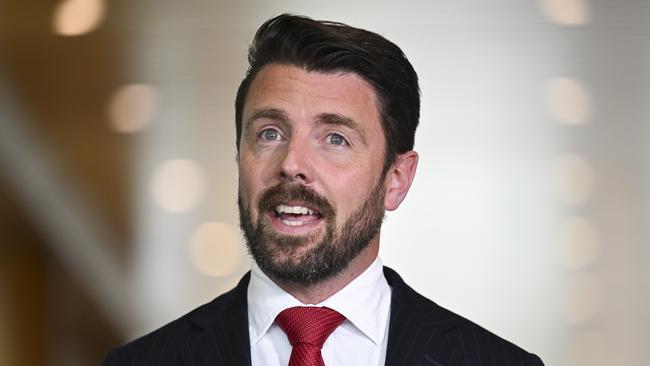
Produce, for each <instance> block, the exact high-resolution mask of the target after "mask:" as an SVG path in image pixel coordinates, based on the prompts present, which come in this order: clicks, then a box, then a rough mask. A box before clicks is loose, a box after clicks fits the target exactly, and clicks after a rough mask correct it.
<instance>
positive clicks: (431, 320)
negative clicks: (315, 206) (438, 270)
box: [180, 267, 460, 366]
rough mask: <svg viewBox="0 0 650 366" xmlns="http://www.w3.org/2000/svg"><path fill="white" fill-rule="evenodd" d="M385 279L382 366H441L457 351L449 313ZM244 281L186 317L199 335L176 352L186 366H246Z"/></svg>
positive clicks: (391, 275) (392, 276)
mask: <svg viewBox="0 0 650 366" xmlns="http://www.w3.org/2000/svg"><path fill="white" fill-rule="evenodd" d="M384 275H385V276H386V280H387V281H388V284H389V285H390V286H391V288H392V295H391V311H390V312H391V314H390V326H389V331H388V348H387V350H386V365H387V366H397V365H411V364H419V363H420V362H422V360H424V361H428V362H429V364H430V365H436V366H441V365H442V363H441V362H438V361H436V360H439V359H449V354H450V353H454V352H456V351H457V350H458V344H457V342H455V341H453V340H449V339H447V338H448V337H446V333H448V332H449V331H450V330H452V329H453V328H454V327H455V326H456V319H455V317H454V315H453V313H451V312H449V311H447V310H445V309H443V308H441V307H440V306H438V305H437V304H435V303H434V302H432V301H431V300H429V299H427V298H425V297H424V296H422V295H420V294H418V293H417V292H415V291H414V290H413V289H412V288H411V287H409V286H408V285H407V284H406V283H404V280H402V278H401V277H400V276H399V275H398V274H397V273H396V272H395V271H393V270H392V269H390V268H388V267H384ZM249 281H250V272H249V273H247V274H246V275H245V276H244V277H243V278H242V279H241V281H239V283H238V284H237V286H236V287H235V288H234V289H233V290H231V291H229V292H227V293H226V294H224V295H222V296H219V297H218V298H217V299H215V300H213V301H212V302H210V303H208V304H206V305H205V306H203V307H201V308H199V309H197V310H196V311H195V312H194V313H193V314H191V316H190V320H191V323H192V324H191V326H193V327H197V330H198V331H199V332H200V333H199V334H197V335H196V336H194V337H191V338H189V339H188V340H187V341H186V342H185V343H184V344H183V345H182V346H181V349H180V353H181V357H182V359H183V361H184V363H185V364H186V365H193V366H208V365H224V366H226V365H233V366H234V365H237V366H241V365H251V357H250V337H249V334H248V311H247V301H246V298H247V294H246V291H247V288H248V282H249ZM432 345H433V346H432ZM443 346H444V347H443ZM458 351H460V350H458ZM424 364H426V363H424Z"/></svg>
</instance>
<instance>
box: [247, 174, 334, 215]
mask: <svg viewBox="0 0 650 366" xmlns="http://www.w3.org/2000/svg"><path fill="white" fill-rule="evenodd" d="M289 201H300V202H301V203H302V204H305V205H308V206H309V207H310V208H312V209H314V210H316V211H318V212H319V213H320V214H321V216H322V217H323V218H324V219H326V220H327V219H333V218H334V216H335V215H336V212H335V210H334V207H333V206H332V204H330V202H329V201H328V200H327V198H325V197H324V196H322V195H321V194H319V193H318V192H316V191H314V190H313V189H311V188H309V187H306V186H303V185H299V184H288V183H280V184H278V185H276V186H273V187H269V188H267V189H266V190H264V191H263V192H262V193H261V195H260V199H259V203H258V209H259V212H267V211H269V210H272V209H274V208H275V206H277V205H279V204H282V203H285V202H289Z"/></svg>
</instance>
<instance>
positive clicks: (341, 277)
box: [270, 238, 379, 304]
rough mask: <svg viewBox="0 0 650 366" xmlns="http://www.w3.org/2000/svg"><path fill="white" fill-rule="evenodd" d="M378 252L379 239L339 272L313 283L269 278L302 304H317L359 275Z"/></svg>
mask: <svg viewBox="0 0 650 366" xmlns="http://www.w3.org/2000/svg"><path fill="white" fill-rule="evenodd" d="M376 239H378V238H376ZM378 254H379V240H373V242H372V243H370V244H369V245H368V247H366V248H365V249H364V250H363V251H362V252H361V253H359V255H358V256H357V257H356V258H354V259H353V260H352V261H351V262H350V264H349V265H348V266H347V267H346V268H345V269H344V270H343V271H342V272H341V273H339V274H337V275H336V276H334V277H332V278H328V279H325V280H322V281H320V282H317V283H313V284H308V285H306V284H300V283H294V282H286V281H281V280H278V279H277V278H274V277H270V278H271V279H272V280H273V282H275V283H276V284H277V285H278V286H280V287H281V288H282V289H283V290H284V291H286V292H288V293H289V294H291V296H293V297H295V298H296V299H298V301H300V302H302V303H303V304H319V303H321V302H323V301H325V300H326V299H328V298H329V297H331V296H332V295H334V294H335V293H337V292H339V291H340V290H341V289H343V288H344V287H345V286H347V285H348V284H349V283H350V282H352V281H353V280H354V279H355V278H357V277H359V276H360V275H361V274H362V273H363V272H364V271H365V270H366V269H368V267H370V265H371V264H372V262H374V261H375V259H376V258H377V255H378Z"/></svg>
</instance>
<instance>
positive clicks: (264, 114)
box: [239, 64, 385, 283]
mask: <svg viewBox="0 0 650 366" xmlns="http://www.w3.org/2000/svg"><path fill="white" fill-rule="evenodd" d="M242 124H243V125H242V136H241V143H240V149H239V151H240V157H239V209H240V218H241V226H242V229H243V231H244V235H245V237H246V241H247V245H248V247H249V250H250V252H251V254H252V255H253V257H254V259H255V261H256V262H257V264H258V265H259V266H260V267H261V268H262V269H263V270H264V271H265V272H266V273H267V274H270V275H271V276H273V277H276V278H278V279H281V280H284V281H289V282H295V283H314V282H318V281H320V280H323V279H326V278H329V277H331V276H334V275H336V274H337V273H340V272H341V271H342V270H343V269H345V268H346V267H347V266H348V265H349V264H350V262H351V261H352V260H353V259H354V258H355V257H357V256H358V255H359V254H360V253H364V251H367V250H366V249H367V248H368V247H369V246H375V247H376V246H377V245H378V235H379V228H380V226H381V221H382V219H383V216H384V196H385V187H384V179H383V178H384V177H383V175H382V168H383V162H384V156H385V147H384V146H385V142H384V136H383V131H382V128H381V122H380V115H379V111H378V108H377V100H376V95H375V92H374V90H373V88H372V87H371V86H370V85H369V84H368V83H367V82H365V81H364V80H363V79H361V78H360V77H358V76H357V75H355V74H352V73H336V74H324V73H318V72H307V71H305V70H303V69H300V68H298V67H294V66H286V65H275V64H274V65H268V66H266V67H265V68H263V69H262V70H261V71H260V72H259V73H258V75H257V76H256V77H255V80H254V81H253V83H252V84H251V86H250V89H249V92H248V96H247V98H246V102H245V105H244V111H243V118H242ZM375 249H376V248H375Z"/></svg>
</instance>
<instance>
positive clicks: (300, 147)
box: [279, 139, 313, 184]
mask: <svg viewBox="0 0 650 366" xmlns="http://www.w3.org/2000/svg"><path fill="white" fill-rule="evenodd" d="M305 145H306V144H305V143H304V142H302V141H299V140H297V139H292V140H291V141H290V142H289V143H288V144H287V145H286V149H285V151H284V155H283V156H282V161H281V162H280V169H279V176H280V179H281V180H283V181H286V182H290V183H300V184H309V183H311V182H312V179H313V174H312V171H313V170H312V169H313V166H312V164H311V162H310V156H309V151H308V147H307V146H305Z"/></svg>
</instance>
